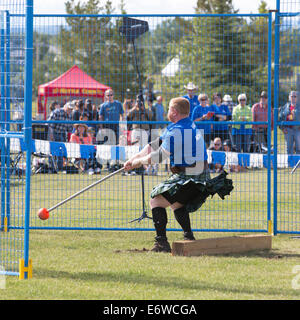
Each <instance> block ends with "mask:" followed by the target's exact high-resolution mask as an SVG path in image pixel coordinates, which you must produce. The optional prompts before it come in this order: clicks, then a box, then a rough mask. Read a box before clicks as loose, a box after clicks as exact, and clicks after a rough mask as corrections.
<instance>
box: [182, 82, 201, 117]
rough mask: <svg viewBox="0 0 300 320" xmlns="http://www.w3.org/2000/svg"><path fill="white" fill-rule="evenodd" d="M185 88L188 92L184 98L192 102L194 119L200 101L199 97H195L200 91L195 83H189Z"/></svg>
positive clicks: (191, 111)
mask: <svg viewBox="0 0 300 320" xmlns="http://www.w3.org/2000/svg"><path fill="white" fill-rule="evenodd" d="M184 88H185V89H186V91H187V94H186V95H185V96H183V98H186V99H188V100H189V102H190V117H192V114H193V111H194V109H195V107H196V106H198V104H199V101H198V97H197V95H195V91H196V90H198V87H197V86H195V85H194V83H193V82H189V83H188V84H187V85H186V86H184Z"/></svg>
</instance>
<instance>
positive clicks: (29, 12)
mask: <svg viewBox="0 0 300 320" xmlns="http://www.w3.org/2000/svg"><path fill="white" fill-rule="evenodd" d="M32 59H33V0H27V1H26V55H25V101H24V102H25V105H24V113H25V115H24V116H25V119H24V122H25V123H24V141H25V144H26V149H27V150H26V186H25V193H26V197H25V221H24V266H25V267H28V261H29V224H30V197H29V196H28V195H29V194H30V176H31V139H32V127H31V126H32V124H31V118H32ZM24 277H25V279H26V278H27V272H25V275H24Z"/></svg>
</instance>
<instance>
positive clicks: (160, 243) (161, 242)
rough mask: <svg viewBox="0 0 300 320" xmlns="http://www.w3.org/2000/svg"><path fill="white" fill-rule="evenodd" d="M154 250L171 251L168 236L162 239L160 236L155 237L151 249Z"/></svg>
mask: <svg viewBox="0 0 300 320" xmlns="http://www.w3.org/2000/svg"><path fill="white" fill-rule="evenodd" d="M151 251H153V252H171V246H170V243H169V242H168V240H167V238H165V239H162V238H159V237H155V242H154V246H153V248H152V249H151Z"/></svg>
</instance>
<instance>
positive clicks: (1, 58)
mask: <svg viewBox="0 0 300 320" xmlns="http://www.w3.org/2000/svg"><path fill="white" fill-rule="evenodd" d="M1 20H2V21H1V30H0V73H1V75H0V79H1V88H0V92H1V98H0V99H1V110H0V119H1V122H2V123H1V125H0V128H1V131H2V132H3V131H5V107H4V106H5V29H4V12H2V13H1ZM0 145H1V156H0V157H1V162H0V163H1V229H3V228H4V218H5V158H6V147H5V139H4V138H3V137H0Z"/></svg>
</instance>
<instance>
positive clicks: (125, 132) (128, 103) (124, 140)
mask: <svg viewBox="0 0 300 320" xmlns="http://www.w3.org/2000/svg"><path fill="white" fill-rule="evenodd" d="M132 106H133V102H132V99H125V100H124V102H123V110H124V114H123V120H124V121H126V119H127V115H128V113H129V110H131V108H132ZM120 129H121V133H120V138H119V144H120V145H122V146H126V145H130V144H131V141H130V129H131V125H128V124H127V123H125V124H122V125H120Z"/></svg>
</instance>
